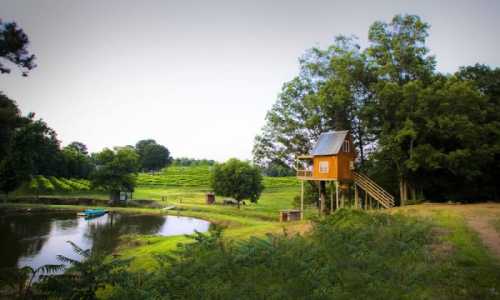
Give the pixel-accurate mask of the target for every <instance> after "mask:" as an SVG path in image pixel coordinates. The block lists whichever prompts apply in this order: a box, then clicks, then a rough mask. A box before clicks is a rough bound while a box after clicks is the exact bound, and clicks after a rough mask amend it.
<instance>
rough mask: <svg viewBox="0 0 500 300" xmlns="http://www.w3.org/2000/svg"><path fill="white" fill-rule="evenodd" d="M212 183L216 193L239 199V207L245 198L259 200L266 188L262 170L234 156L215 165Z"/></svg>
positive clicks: (253, 200)
mask: <svg viewBox="0 0 500 300" xmlns="http://www.w3.org/2000/svg"><path fill="white" fill-rule="evenodd" d="M210 184H211V187H212V189H213V190H214V192H215V193H216V194H218V195H222V196H226V197H232V198H234V199H235V200H236V201H238V207H239V203H240V201H241V200H243V199H249V200H250V201H252V202H257V200H258V199H259V197H260V194H261V193H262V190H263V189H264V185H263V184H262V175H261V174H260V170H259V169H258V168H257V167H254V166H251V165H250V164H249V163H248V162H243V161H240V160H237V159H234V158H233V159H230V160H228V161H227V162H225V163H222V164H216V165H215V166H214V168H213V170H212V177H211V178H210Z"/></svg>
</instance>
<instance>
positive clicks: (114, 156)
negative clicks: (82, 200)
mask: <svg viewBox="0 0 500 300" xmlns="http://www.w3.org/2000/svg"><path fill="white" fill-rule="evenodd" d="M95 158H96V163H97V166H96V169H95V171H94V172H93V173H92V175H91V183H92V185H93V186H94V187H96V188H102V189H104V190H105V191H107V192H109V194H110V199H111V201H113V202H115V201H118V200H119V199H120V192H122V191H125V192H132V191H134V187H135V184H136V175H137V172H138V170H139V166H140V165H139V155H137V153H136V152H135V150H134V149H132V148H129V147H123V148H116V149H114V150H111V149H104V150H103V151H102V152H100V153H98V154H97V155H96V156H95Z"/></svg>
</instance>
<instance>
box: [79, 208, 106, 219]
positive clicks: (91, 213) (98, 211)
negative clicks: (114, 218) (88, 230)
mask: <svg viewBox="0 0 500 300" xmlns="http://www.w3.org/2000/svg"><path fill="white" fill-rule="evenodd" d="M107 213H108V211H107V210H105V209H102V208H94V209H86V210H84V211H82V212H79V213H78V215H79V216H83V217H85V218H96V217H100V216H102V215H105V214H107Z"/></svg>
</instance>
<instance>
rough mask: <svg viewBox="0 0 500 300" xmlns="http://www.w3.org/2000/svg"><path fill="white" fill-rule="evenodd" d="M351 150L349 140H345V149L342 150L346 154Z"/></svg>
mask: <svg viewBox="0 0 500 300" xmlns="http://www.w3.org/2000/svg"><path fill="white" fill-rule="evenodd" d="M349 148H350V145H349V140H345V142H344V145H343V149H342V150H343V151H344V152H347V153H349V150H350V149H349Z"/></svg>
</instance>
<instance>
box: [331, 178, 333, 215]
mask: <svg viewBox="0 0 500 300" xmlns="http://www.w3.org/2000/svg"><path fill="white" fill-rule="evenodd" d="M332 185H333V181H330V214H333V186H332Z"/></svg>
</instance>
